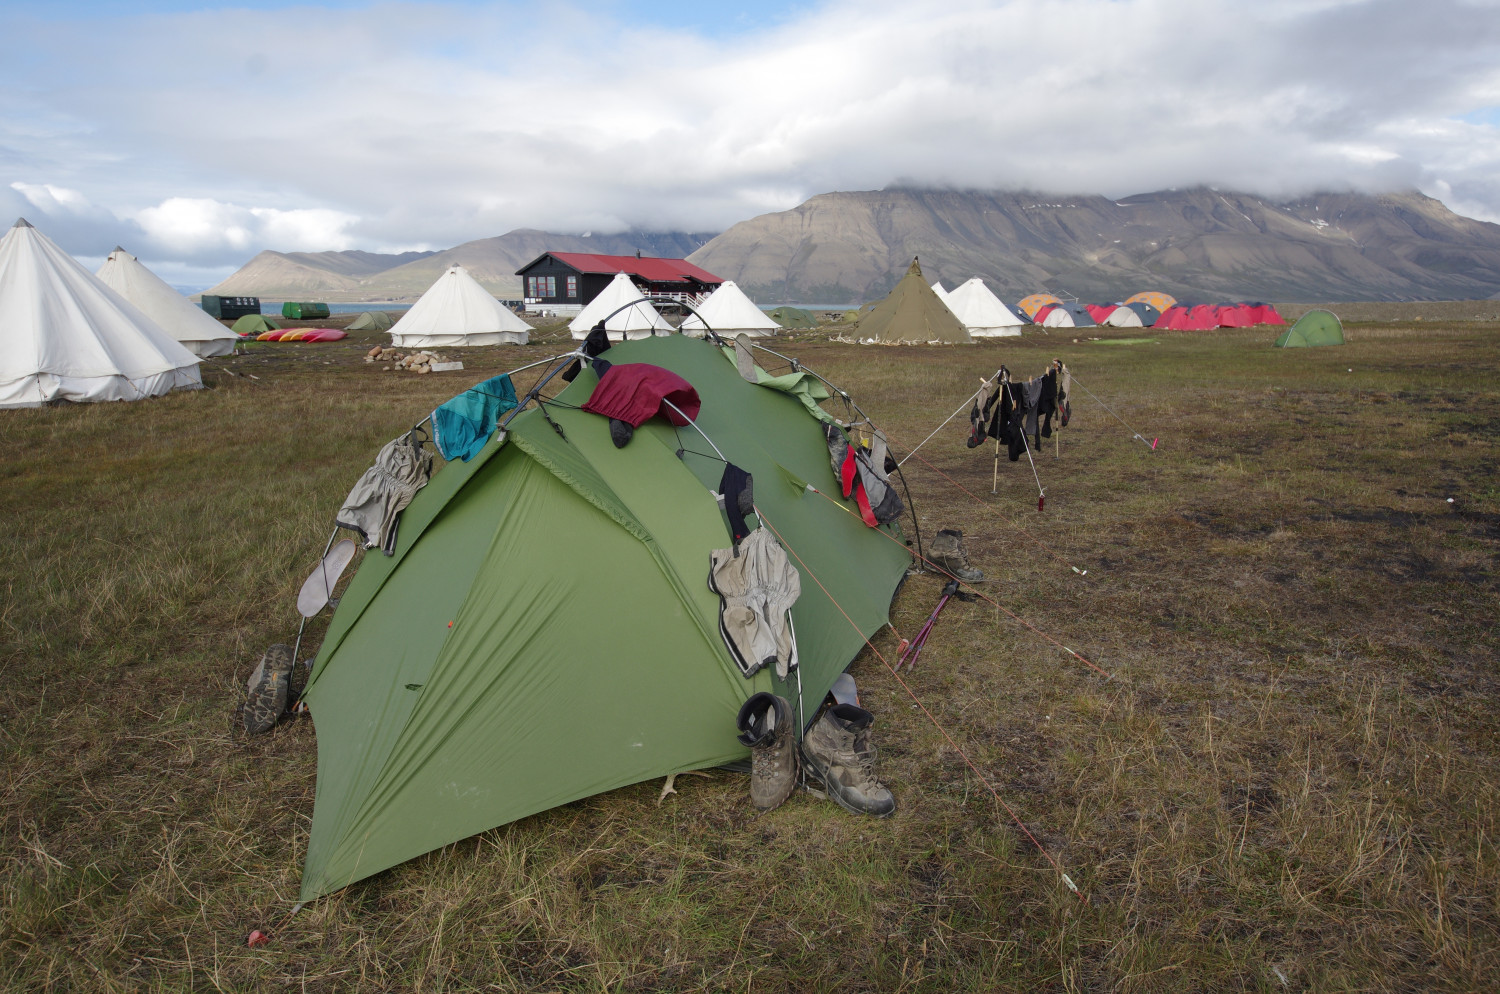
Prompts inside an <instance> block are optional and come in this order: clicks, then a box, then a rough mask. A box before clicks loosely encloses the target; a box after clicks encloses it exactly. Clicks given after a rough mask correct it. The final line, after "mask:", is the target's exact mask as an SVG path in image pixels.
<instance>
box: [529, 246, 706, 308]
mask: <svg viewBox="0 0 1500 994" xmlns="http://www.w3.org/2000/svg"><path fill="white" fill-rule="evenodd" d="M616 273H629V274H630V279H631V282H633V283H634V284H635V285H636V286H638V287H640V289H641V293H642V294H649V295H651V296H653V297H668V298H671V299H672V300H679V301H686V302H687V303H689V304H696V303H698V301H700V300H702V299H703V298H704V297H706V296H708V295H709V294H710V293H712V292H713V291H715V290H717V289H718V288H719V284H721V283H723V282H724V281H723V280H722V279H720V278H719V277H717V276H715V275H714V274H713V273H710V272H709V271H708V270H706V269H699V268H698V267H697V266H695V265H693V264H692V263H691V262H688V261H687V260H686V259H653V258H651V257H649V256H647V257H641V256H635V255H592V254H590V253H587V252H547V253H544V254H543V255H541V256H539V257H537V258H536V259H535V260H533V261H532V262H529V263H527V264H526V265H524V266H522V267H521V268H520V269H517V270H516V275H517V276H519V277H521V290H522V292H523V293H524V294H525V296H526V310H528V311H532V312H536V311H553V312H555V313H557V314H577V313H578V312H579V311H580V310H582V309H583V306H584V305H585V304H587V303H588V302H589V301H591V300H593V299H594V298H595V297H597V296H599V294H600V292H601V291H602V290H603V289H604V288H605V287H606V286H608V285H609V281H610V280H612V279H614V278H615V274H616Z"/></svg>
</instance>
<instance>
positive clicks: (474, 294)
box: [390, 266, 531, 349]
mask: <svg viewBox="0 0 1500 994" xmlns="http://www.w3.org/2000/svg"><path fill="white" fill-rule="evenodd" d="M390 335H391V343H392V344H393V345H395V346H396V347H397V348H407V349H411V348H415V349H432V348H441V349H447V348H458V347H461V346H467V345H525V344H526V343H527V342H528V341H530V340H531V325H529V324H527V323H526V322H525V321H522V320H521V319H520V318H518V317H516V316H515V314H513V313H512V312H511V310H510V308H508V307H506V306H505V305H504V304H502V303H500V301H498V300H496V299H495V298H494V297H492V296H491V295H490V292H489V291H488V290H486V289H485V288H484V287H482V286H480V285H479V282H478V281H477V280H475V279H474V277H472V276H470V275H469V271H468V270H467V269H465V268H464V267H463V266H450V267H449V268H448V271H447V272H445V273H444V274H443V275H441V276H439V277H438V278H437V282H435V283H433V284H432V286H430V287H428V288H427V292H426V293H424V294H422V296H421V298H420V299H419V300H418V301H417V302H416V303H415V304H412V305H411V310H409V311H407V312H406V313H405V314H403V315H401V320H400V321H397V322H396V323H395V324H394V325H392V326H391V331H390Z"/></svg>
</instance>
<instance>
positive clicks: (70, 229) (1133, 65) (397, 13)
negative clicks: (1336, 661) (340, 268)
mask: <svg viewBox="0 0 1500 994" xmlns="http://www.w3.org/2000/svg"><path fill="white" fill-rule="evenodd" d="M535 11H536V8H535V7H534V6H525V7H522V6H508V5H489V6H482V7H475V6H469V5H452V6H445V5H441V4H439V5H428V4H421V5H417V4H404V3H389V4H374V5H370V6H367V7H363V8H360V9H323V8H318V7H303V8H291V9H283V10H277V11H249V10H218V11H199V12H189V13H169V14H156V15H141V16H133V17H130V16H127V17H117V18H110V19H99V20H92V21H81V20H79V19H76V18H74V19H59V20H38V19H26V18H22V17H20V16H18V15H16V14H0V33H4V34H5V35H6V36H7V37H8V38H11V39H12V44H11V45H10V46H9V47H10V48H11V50H12V51H19V52H23V53H25V55H24V57H21V58H16V59H11V60H7V61H6V62H5V64H4V65H3V66H0V209H3V210H5V211H7V212H8V213H10V214H12V215H14V214H27V215H28V216H31V219H32V220H33V221H35V222H36V223H38V224H39V225H43V226H45V227H46V229H47V230H48V233H49V234H51V235H52V236H53V237H55V238H58V240H59V241H61V242H62V243H63V244H64V245H65V246H66V247H68V248H69V249H70V250H72V251H75V252H80V253H83V254H88V255H100V254H103V253H104V252H107V251H108V249H109V248H110V247H112V246H113V244H114V243H115V242H121V243H122V244H125V245H126V246H127V247H128V248H131V249H132V250H133V251H137V252H138V254H141V255H142V257H143V258H153V259H157V260H162V261H164V262H171V263H176V264H178V265H179V266H198V267H215V266H220V267H222V266H233V265H238V264H240V263H242V262H244V261H245V260H246V259H248V258H249V257H250V256H251V255H253V254H254V253H255V252H256V251H259V250H260V249H262V248H274V249H279V250H311V251H316V250H322V249H341V248H363V249H370V250H375V251H381V250H387V251H393V250H405V249H409V248H418V247H434V248H437V247H446V246H449V245H453V244H456V243H458V242H461V241H465V240H468V239H471V238H478V237H484V236H487V235H493V234H499V233H501V232H504V231H507V230H509V229H511V228H516V227H525V226H529V227H540V228H547V229H550V230H556V231H584V230H593V231H609V230H618V229H621V228H624V227H630V226H637V227H644V228H650V229H655V230H669V229H688V230H697V231H702V230H718V229H721V228H724V227H727V226H728V225H730V224H732V223H734V222H735V221H739V220H742V219H744V218H747V217H750V216H753V215H755V214H759V213H763V212H765V211H770V210H782V209H786V208H789V207H792V206H794V205H796V204H797V203H800V202H801V201H802V200H804V199H805V198H806V197H808V196H810V195H812V194H815V193H820V192H825V191H829V190H859V189H872V188H880V187H883V186H887V185H890V184H893V183H904V184H924V185H929V184H930V185H945V186H958V187H983V188H1001V189H1017V188H1026V189H1033V190H1042V191H1053V192H1060V193H1103V194H1105V195H1108V196H1124V195H1128V194H1131V193H1139V192H1147V191H1152V190H1157V189H1162V188H1166V187H1174V186H1189V185H1196V184H1204V183H1206V184H1210V185H1216V186H1221V187H1224V188H1232V189H1237V190H1246V191H1249V192H1255V193H1261V194H1265V195H1270V196H1292V195H1296V194H1299V193H1305V192H1311V191H1313V190H1317V189H1347V188H1356V189H1364V190H1370V191H1379V190H1386V189H1398V188H1411V187H1417V188H1419V189H1422V190H1424V191H1425V192H1427V193H1429V194H1431V195H1434V196H1438V197H1440V198H1441V199H1443V200H1444V202H1445V203H1447V204H1448V205H1449V206H1450V207H1452V208H1453V209H1455V210H1458V211H1460V212H1461V213H1465V214H1468V215H1470V216H1473V217H1478V218H1481V219H1484V220H1495V221H1500V3H1497V2H1495V0H1430V2H1428V3H1425V4H1422V5H1416V4H1410V3H1407V2H1405V0H1260V2H1258V3H1256V4H1245V3H1242V2H1238V0H1014V2H1008V3H1005V2H978V0H955V2H951V3H948V4H945V5H943V6H942V7H941V9H931V8H929V7H927V6H926V5H917V4H910V3H886V2H879V0H876V2H870V0H866V2H858V3H855V2H832V3H826V4H823V5H821V6H817V7H814V8H813V9H811V10H810V11H808V12H806V13H802V14H800V15H794V16H791V17H789V18H783V19H782V20H781V21H780V22H779V23H777V24H776V25H775V26H773V27H771V28H768V29H758V30H757V29H745V30H737V31H724V32H717V31H715V32H711V33H704V32H695V31H690V30H680V29H673V28H670V27H663V26H662V25H659V24H651V23H642V22H638V21H631V22H629V23H624V22H622V21H619V20H614V19H611V18H609V17H606V16H603V15H600V14H599V13H598V12H597V11H594V12H590V11H589V10H585V9H583V8H581V7H568V6H563V5H549V7H548V13H547V17H546V20H545V22H544V23H543V24H541V25H539V24H538V23H537V18H536V14H535ZM33 215H35V216H33Z"/></svg>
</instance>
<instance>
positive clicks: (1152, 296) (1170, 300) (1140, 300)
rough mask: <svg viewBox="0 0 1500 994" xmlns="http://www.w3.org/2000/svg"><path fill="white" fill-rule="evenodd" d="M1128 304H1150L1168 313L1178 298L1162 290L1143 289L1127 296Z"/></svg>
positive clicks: (1126, 301)
mask: <svg viewBox="0 0 1500 994" xmlns="http://www.w3.org/2000/svg"><path fill="white" fill-rule="evenodd" d="M1125 303H1127V304H1150V305H1151V306H1152V307H1154V308H1156V309H1157V310H1158V311H1161V312H1162V313H1163V314H1165V313H1166V311H1167V308H1169V307H1171V306H1172V305H1173V304H1175V303H1177V298H1176V297H1174V296H1172V295H1171V294H1170V293H1162V292H1161V291H1160V290H1142V291H1141V292H1140V293H1137V294H1135V295H1134V296H1130V297H1126V298H1125Z"/></svg>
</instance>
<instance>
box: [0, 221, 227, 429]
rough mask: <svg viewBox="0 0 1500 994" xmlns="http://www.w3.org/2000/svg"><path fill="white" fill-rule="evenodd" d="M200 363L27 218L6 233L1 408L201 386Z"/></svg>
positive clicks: (0, 271) (0, 298) (2, 243)
mask: <svg viewBox="0 0 1500 994" xmlns="http://www.w3.org/2000/svg"><path fill="white" fill-rule="evenodd" d="M198 362H199V359H198V357H197V356H195V355H193V354H192V353H191V352H189V351H188V350H187V349H185V348H183V347H182V346H181V345H179V344H178V343H177V340H176V339H174V338H173V337H172V336H171V335H169V334H167V333H166V332H165V331H163V330H162V328H161V326H160V325H158V324H157V323H156V322H155V321H153V320H151V319H150V318H149V317H147V316H146V315H145V314H143V313H141V311H140V309H139V308H137V307H136V306H135V305H133V304H131V303H130V302H129V301H128V300H126V299H125V298H124V297H122V296H120V294H118V293H116V292H115V291H114V290H112V289H110V288H109V287H107V286H105V285H104V283H103V282H101V281H100V280H99V278H98V277H97V276H95V275H94V274H93V273H91V272H89V271H88V270H87V269H85V268H83V266H82V265H80V264H79V263H78V260H76V259H74V258H73V257H72V256H70V255H68V253H66V252H64V251H63V250H62V249H61V248H59V247H58V246H57V244H56V243H54V242H53V241H52V240H51V239H50V238H48V237H47V236H46V235H44V234H42V233H41V232H40V231H37V230H36V229H35V228H33V227H32V226H31V224H30V223H29V222H28V221H26V219H25V218H22V219H21V220H19V221H17V222H16V223H15V226H14V227H12V228H11V229H10V231H9V232H7V233H6V234H5V236H4V237H3V238H0V408H5V407H39V406H41V405H42V404H45V403H48V402H49V401H54V400H71V401H84V402H93V401H105V400H141V399H143V398H145V397H158V396H161V395H162V394H165V393H168V392H170V391H172V390H177V389H184V390H196V389H198V388H200V387H202V386H203V380H202V377H201V376H200V374H199V372H198Z"/></svg>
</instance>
